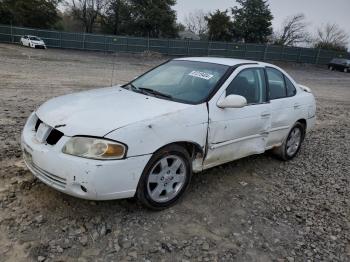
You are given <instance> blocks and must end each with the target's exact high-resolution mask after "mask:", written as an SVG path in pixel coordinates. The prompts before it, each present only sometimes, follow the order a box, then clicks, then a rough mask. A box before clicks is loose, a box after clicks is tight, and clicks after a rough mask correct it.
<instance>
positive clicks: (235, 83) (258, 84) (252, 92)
mask: <svg viewBox="0 0 350 262" xmlns="http://www.w3.org/2000/svg"><path fill="white" fill-rule="evenodd" d="M228 95H240V96H243V97H245V98H246V99H247V102H248V104H258V103H263V102H265V101H266V81H265V74H264V70H263V69H262V68H249V69H244V70H243V71H242V72H240V73H239V74H238V75H237V76H236V77H235V78H234V79H233V80H232V82H231V83H230V85H229V86H228V87H227V89H226V96H228Z"/></svg>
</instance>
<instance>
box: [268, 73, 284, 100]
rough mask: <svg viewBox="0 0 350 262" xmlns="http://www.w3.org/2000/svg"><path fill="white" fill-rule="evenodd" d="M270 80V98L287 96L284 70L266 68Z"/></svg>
mask: <svg viewBox="0 0 350 262" xmlns="http://www.w3.org/2000/svg"><path fill="white" fill-rule="evenodd" d="M266 73H267V78H268V82H269V98H270V99H271V100H272V99H278V98H283V97H286V86H285V83H284V76H283V74H282V72H280V71H278V70H277V69H274V68H266Z"/></svg>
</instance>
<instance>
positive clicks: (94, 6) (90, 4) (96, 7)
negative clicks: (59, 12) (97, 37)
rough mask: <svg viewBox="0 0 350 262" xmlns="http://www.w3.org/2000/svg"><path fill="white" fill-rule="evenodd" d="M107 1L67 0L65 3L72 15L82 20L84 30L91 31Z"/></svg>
mask: <svg viewBox="0 0 350 262" xmlns="http://www.w3.org/2000/svg"><path fill="white" fill-rule="evenodd" d="M107 2H108V0H69V1H67V5H68V6H70V8H71V11H72V14H73V16H74V17H75V18H76V19H78V20H80V21H81V22H82V24H83V26H84V30H85V32H86V33H92V29H93V25H94V23H95V22H96V19H97V17H98V16H99V15H101V13H102V11H103V9H104V8H105V7H106V5H107Z"/></svg>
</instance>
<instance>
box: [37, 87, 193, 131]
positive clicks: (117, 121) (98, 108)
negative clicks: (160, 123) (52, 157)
mask: <svg viewBox="0 0 350 262" xmlns="http://www.w3.org/2000/svg"><path fill="white" fill-rule="evenodd" d="M190 106H191V105H188V104H182V103H177V102H173V101H169V100H164V99H160V98H156V97H152V96H146V95H143V94H140V93H135V92H132V91H129V90H126V89H124V88H121V87H120V86H115V87H109V88H100V89H95V90H91V91H85V92H80V93H75V94H70V95H64V96H60V97H57V98H53V99H51V100H49V101H47V102H46V103H44V104H43V105H42V106H40V107H39V108H38V110H37V111H36V114H37V116H38V117H39V119H40V120H42V121H43V122H44V123H46V124H48V125H50V126H51V127H54V128H56V129H58V130H60V131H61V132H63V133H64V134H65V135H67V136H76V135H88V136H99V137H102V136H105V135H106V134H108V133H109V132H111V131H113V130H116V129H119V128H122V127H124V126H128V125H130V124H133V123H136V122H140V121H145V120H151V119H154V118H155V117H159V116H164V115H166V114H171V113H175V112H178V111H181V110H184V109H186V108H188V107H190Z"/></svg>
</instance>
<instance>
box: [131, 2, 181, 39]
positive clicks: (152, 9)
mask: <svg viewBox="0 0 350 262" xmlns="http://www.w3.org/2000/svg"><path fill="white" fill-rule="evenodd" d="M129 2H130V5H131V25H130V27H129V32H130V33H131V34H135V35H138V36H149V37H175V36H177V34H178V27H177V25H176V12H175V11H174V10H173V9H172V7H173V6H174V5H175V4H176V0H129Z"/></svg>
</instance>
